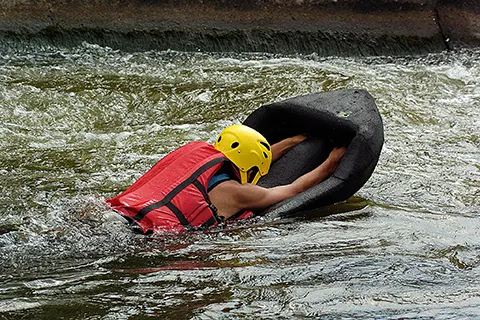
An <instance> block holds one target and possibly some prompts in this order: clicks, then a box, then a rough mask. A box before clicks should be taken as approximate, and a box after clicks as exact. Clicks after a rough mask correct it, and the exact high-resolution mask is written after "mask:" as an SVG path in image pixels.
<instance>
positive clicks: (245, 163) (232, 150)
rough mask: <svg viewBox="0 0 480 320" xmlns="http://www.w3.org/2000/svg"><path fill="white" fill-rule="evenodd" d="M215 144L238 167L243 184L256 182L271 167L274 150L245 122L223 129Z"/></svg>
mask: <svg viewBox="0 0 480 320" xmlns="http://www.w3.org/2000/svg"><path fill="white" fill-rule="evenodd" d="M213 146H214V148H215V149H217V150H218V151H221V152H222V153H223V154H224V155H225V156H226V157H227V158H228V159H229V160H230V161H232V162H233V164H234V165H235V166H236V167H237V168H238V170H239V171H240V182H241V183H242V184H244V183H247V182H249V183H252V184H256V183H257V182H258V179H260V176H264V175H266V174H267V173H268V169H270V164H271V163H272V151H271V149H270V144H269V143H268V141H267V139H265V137H264V136H262V135H261V134H260V133H259V132H258V131H256V130H254V129H252V128H250V127H247V126H245V125H243V124H234V125H231V126H229V127H227V128H225V129H223V131H222V132H220V134H219V135H218V137H217V140H216V141H215V144H214V145H213ZM249 175H250V177H249Z"/></svg>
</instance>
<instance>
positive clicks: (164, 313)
mask: <svg viewBox="0 0 480 320" xmlns="http://www.w3.org/2000/svg"><path fill="white" fill-rule="evenodd" d="M31 49H32V48H25V50H20V51H15V52H11V51H8V50H5V52H3V53H2V54H1V55H0V105H1V108H0V121H1V126H0V137H1V139H0V177H1V179H0V180H1V182H0V183H1V189H2V193H1V194H0V199H1V203H2V204H3V205H2V210H1V211H0V256H1V258H2V259H1V265H0V283H1V286H0V294H1V295H0V316H1V317H5V318H8V319H11V318H29V319H51V318H58V317H63V318H69V319H127V318H135V319H143V318H175V319H187V318H196V319H211V318H214V319H224V318H228V319H239V318H240V319H244V318H257V319H260V318H261V319H282V318H285V319H287V318H288V319H292V318H322V319H338V318H342V319H351V318H369V319H399V318H415V319H458V318H463V319H475V318H476V317H477V315H478V314H479V313H480V294H479V292H480V281H479V280H478V279H480V272H479V270H480V269H479V265H480V240H479V239H480V236H479V235H480V234H479V232H480V231H479V230H480V218H479V215H478V213H479V186H480V161H479V159H480V157H479V144H480V140H479V132H480V130H479V129H480V119H479V112H478V110H479V107H480V83H479V82H480V81H479V79H480V52H479V51H462V52H455V53H442V54H435V55H428V56H419V57H403V58H390V57H378V58H355V59H354V58H335V57H332V58H320V57H317V56H315V55H309V56H282V55H267V54H261V53H251V54H215V53H182V52H173V51H166V52H156V51H151V52H137V53H132V52H129V53H125V52H122V51H116V50H112V49H110V48H105V47H100V46H96V45H90V44H87V43H85V44H83V45H82V46H79V47H77V48H73V49H72V48H69V49H64V48H56V47H48V46H44V47H39V48H35V50H31ZM351 88H362V89H366V90H368V91H369V92H370V93H371V94H372V95H373V96H374V98H375V99H376V102H377V105H378V107H379V109H380V112H381V114H382V116H383V119H384V124H385V138H386V140H385V146H384V149H383V152H382V156H381V158H380V162H379V164H378V166H377V169H376V171H375V173H374V174H373V176H372V178H371V179H370V180H369V182H368V183H367V184H366V185H365V186H364V187H363V188H362V189H361V190H360V191H359V192H358V194H357V196H356V197H353V198H352V199H350V200H349V201H348V202H347V203H344V204H340V205H337V206H334V207H332V208H328V209H326V210H329V212H330V213H335V214H332V215H330V216H328V217H326V218H325V217H321V216H323V215H324V214H323V212H322V213H321V214H318V215H317V214H315V213H312V214H309V215H307V216H303V217H299V218H296V219H284V220H278V219H277V218H274V217H268V216H267V217H264V218H256V219H254V220H253V221H250V222H249V223H248V224H238V225H234V226H231V227H229V228H227V229H225V230H216V229H214V230H212V231H210V232H206V233H193V234H188V233H186V234H181V235H172V234H169V235H153V236H149V237H146V236H142V235H138V234H135V233H133V232H132V231H131V230H130V229H129V228H128V227H127V226H125V224H124V223H123V222H122V221H121V220H119V219H118V218H117V217H116V216H115V215H114V214H113V213H112V212H110V211H109V210H107V209H106V208H105V207H104V206H103V204H102V202H103V200H104V199H105V198H107V197H110V196H113V195H115V194H117V193H119V192H121V191H122V190H124V189H125V188H127V187H128V186H129V185H130V184H131V183H133V182H134V181H135V179H137V178H138V177H140V176H141V175H142V174H143V173H144V172H145V171H146V170H148V169H149V168H150V167H151V166H152V165H153V164H155V163H156V161H158V159H159V158H161V157H162V156H164V155H165V154H167V153H168V152H170V151H171V150H173V149H175V148H177V147H179V146H180V145H182V144H184V143H186V142H189V141H191V140H206V141H209V142H211V141H212V139H213V138H214V137H215V136H216V134H217V133H218V132H219V131H220V130H221V129H222V128H223V127H225V126H226V125H228V124H231V123H234V122H238V121H242V120H243V119H244V118H245V117H246V116H247V115H248V114H249V113H250V112H252V111H253V110H255V109H256V108H257V107H259V106H260V105H261V104H265V103H269V102H273V101H278V100H281V99H284V98H288V97H292V96H296V95H301V94H307V93H311V92H315V91H328V90H335V89H351Z"/></svg>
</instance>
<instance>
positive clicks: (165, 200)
mask: <svg viewBox="0 0 480 320" xmlns="http://www.w3.org/2000/svg"><path fill="white" fill-rule="evenodd" d="M223 161H228V160H227V159H226V158H216V159H213V160H210V161H209V162H207V163H205V164H204V165H202V166H201V167H200V168H198V169H197V170H195V172H194V173H193V174H192V175H191V176H190V177H188V178H187V179H186V180H184V181H183V182H182V183H180V184H179V185H178V186H176V187H175V188H174V189H173V190H172V191H170V192H169V193H168V194H167V195H166V196H165V198H163V199H162V200H160V201H158V202H155V203H152V204H151V205H149V206H146V207H145V208H142V209H141V210H139V211H138V212H137V214H136V215H135V216H134V217H133V219H135V220H136V221H140V220H142V219H143V218H144V217H145V216H146V215H147V214H148V213H149V212H150V211H152V210H155V209H157V208H160V207H163V206H167V208H169V209H170V210H171V211H172V212H173V213H174V214H175V216H177V218H178V221H180V223H181V224H182V226H183V227H184V228H185V229H187V230H193V229H195V228H193V227H192V226H191V225H190V223H189V222H188V220H187V218H186V217H185V215H184V214H183V212H181V211H180V209H178V208H177V207H176V206H175V205H174V204H173V203H171V201H172V199H173V198H174V197H175V196H176V195H177V194H179V193H180V192H181V191H182V190H183V189H185V188H186V187H187V186H188V185H190V184H192V183H193V184H194V185H195V186H196V187H197V188H198V189H199V190H200V192H201V193H202V195H203V197H204V198H205V200H206V201H207V203H208V205H209V206H210V209H212V212H213V216H212V218H210V219H209V220H208V221H207V222H205V223H204V224H203V225H202V226H201V227H200V228H203V226H204V225H208V224H209V222H210V220H212V219H215V220H214V221H213V223H211V224H209V226H211V225H213V224H215V222H216V220H217V212H216V211H217V209H216V208H215V206H213V204H212V203H211V202H210V198H209V197H208V193H207V192H206V190H205V188H204V187H203V186H202V184H201V183H200V182H198V180H197V179H198V177H200V176H201V175H202V174H203V173H204V172H205V171H207V170H208V169H210V168H211V167H213V166H215V165H217V164H218V163H220V162H223ZM199 186H200V188H199ZM207 228H208V227H207Z"/></svg>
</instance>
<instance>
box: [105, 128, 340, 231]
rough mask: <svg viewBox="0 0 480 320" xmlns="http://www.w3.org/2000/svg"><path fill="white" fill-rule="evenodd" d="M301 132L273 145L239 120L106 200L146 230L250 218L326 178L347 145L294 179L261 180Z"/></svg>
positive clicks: (193, 227) (172, 155) (205, 225)
mask: <svg viewBox="0 0 480 320" xmlns="http://www.w3.org/2000/svg"><path fill="white" fill-rule="evenodd" d="M305 139H306V137H305V136H303V135H296V136H293V137H289V138H286V139H284V140H282V141H280V142H277V143H275V144H273V145H271V146H270V144H269V143H268V141H267V139H265V137H264V136H263V135H262V134H260V133H259V132H258V131H256V130H254V129H252V128H250V127H248V126H245V125H242V124H235V125H232V126H229V127H227V128H225V129H224V130H223V131H222V132H221V133H220V134H219V136H218V137H217V139H216V140H215V143H214V144H213V145H211V144H208V143H206V142H191V143H189V144H187V145H185V146H183V147H180V148H178V149H176V150H174V151H173V152H171V153H170V154H168V155H167V156H166V157H164V158H163V159H161V160H160V161H159V162H158V163H157V164H156V165H155V166H154V167H153V168H152V169H150V170H149V171H148V172H147V173H146V174H145V175H143V176H142V177H141V178H140V179H138V180H137V181H136V182H135V183H134V184H133V185H132V186H131V187H130V188H128V189H127V190H126V191H125V192H123V193H121V194H120V195H118V196H117V197H115V198H112V199H107V200H106V204H107V205H108V206H109V207H110V208H112V209H114V210H115V211H117V212H118V213H120V214H121V215H123V216H124V217H127V218H129V219H130V220H131V221H134V222H136V223H137V224H138V225H139V226H140V228H141V229H142V231H143V232H144V233H148V232H151V231H157V232H162V231H184V230H205V229H208V228H210V227H212V226H216V225H219V224H221V223H223V222H225V221H231V220H240V219H246V218H249V217H251V216H253V215H254V213H253V211H254V210H262V209H265V208H267V207H269V206H271V205H273V204H275V203H277V202H280V201H283V200H285V199H288V198H291V197H293V196H295V195H297V194H299V193H301V192H303V191H305V190H307V189H309V188H311V187H313V186H315V185H316V184H318V183H320V182H321V181H323V180H325V179H326V178H327V177H328V176H330V175H331V174H332V173H333V172H334V171H335V169H336V168H337V166H338V163H339V162H340V160H341V158H342V156H343V154H344V153H345V151H346V149H345V148H343V147H341V148H334V149H333V150H332V151H331V152H330V155H329V156H328V158H327V159H326V160H325V161H324V162H323V163H322V164H320V165H319V166H318V167H316V168H315V169H313V170H312V171H310V172H308V173H306V174H304V175H302V176H300V177H299V178H297V179H296V180H294V181H293V182H292V183H290V184H286V185H281V186H276V187H272V188H264V187H261V186H258V185H257V182H258V181H259V179H260V178H261V177H262V176H264V175H266V174H267V173H268V171H269V168H270V165H271V163H272V162H275V161H276V160H277V159H279V158H280V157H282V156H283V155H284V154H285V153H287V152H288V151H289V150H290V149H292V148H293V147H295V146H296V145H297V144H299V143H300V142H302V141H303V140H305Z"/></svg>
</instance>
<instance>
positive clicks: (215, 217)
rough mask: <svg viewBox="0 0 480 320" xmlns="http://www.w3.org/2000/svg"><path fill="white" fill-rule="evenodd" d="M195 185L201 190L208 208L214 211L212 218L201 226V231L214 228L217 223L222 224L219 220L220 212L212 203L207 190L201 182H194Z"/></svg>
mask: <svg viewBox="0 0 480 320" xmlns="http://www.w3.org/2000/svg"><path fill="white" fill-rule="evenodd" d="M193 185H194V186H195V187H197V189H198V190H200V192H201V193H202V195H203V198H204V199H205V201H206V202H207V203H208V206H209V207H210V210H212V216H211V217H210V219H208V220H207V221H205V223H203V224H202V225H201V226H200V229H202V230H207V229H208V228H210V227H211V226H213V225H214V224H215V223H220V219H218V210H217V207H215V206H214V205H213V203H212V202H211V201H210V197H209V196H208V193H207V190H205V188H204V187H203V185H202V184H201V183H200V181H198V180H195V181H193Z"/></svg>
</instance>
